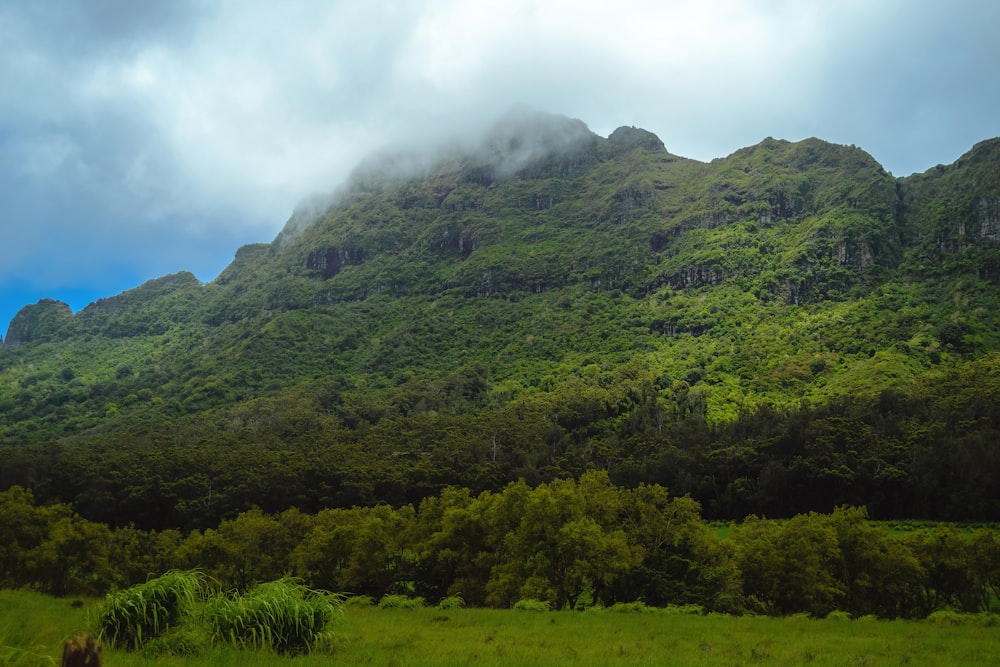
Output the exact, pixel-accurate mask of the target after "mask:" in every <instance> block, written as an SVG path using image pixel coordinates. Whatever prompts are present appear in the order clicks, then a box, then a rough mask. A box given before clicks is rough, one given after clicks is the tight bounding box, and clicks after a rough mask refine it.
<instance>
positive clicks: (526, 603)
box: [511, 598, 551, 612]
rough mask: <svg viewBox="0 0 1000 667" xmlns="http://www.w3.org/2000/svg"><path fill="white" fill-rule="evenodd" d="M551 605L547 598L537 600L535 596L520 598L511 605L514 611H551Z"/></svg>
mask: <svg viewBox="0 0 1000 667" xmlns="http://www.w3.org/2000/svg"><path fill="white" fill-rule="evenodd" d="M550 607H551V605H550V604H549V602H548V601H547V600H535V599H534V598H526V599H523V600H518V601H517V602H515V603H514V606H512V607H511V609H513V610H514V611H534V612H539V611H549V609H550Z"/></svg>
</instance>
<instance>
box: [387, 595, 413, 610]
mask: <svg viewBox="0 0 1000 667" xmlns="http://www.w3.org/2000/svg"><path fill="white" fill-rule="evenodd" d="M378 606H379V607H380V608H381V609H420V608H421V607H423V606H424V599H423V598H411V597H407V596H405V595H384V596H382V599H381V600H379V603H378Z"/></svg>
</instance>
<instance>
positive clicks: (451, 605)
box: [438, 595, 465, 609]
mask: <svg viewBox="0 0 1000 667" xmlns="http://www.w3.org/2000/svg"><path fill="white" fill-rule="evenodd" d="M464 606H465V600H463V599H462V596H461V595H449V596H448V597H446V598H444V599H442V600H441V601H440V602H438V609H460V608H461V607H464Z"/></svg>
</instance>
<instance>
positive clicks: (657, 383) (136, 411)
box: [0, 112, 1000, 530]
mask: <svg viewBox="0 0 1000 667" xmlns="http://www.w3.org/2000/svg"><path fill="white" fill-rule="evenodd" d="M998 281H1000V140H990V141H985V142H983V143H981V144H978V145H976V146H975V147H974V148H973V149H972V150H971V151H970V152H969V153H967V154H966V155H964V156H963V157H962V158H961V159H960V160H959V161H957V162H956V163H955V164H953V165H950V166H938V167H935V168H933V169H931V170H929V171H927V172H925V173H923V174H917V175H913V176H909V177H906V178H897V177H894V176H893V175H892V174H889V173H887V172H886V171H885V170H884V169H883V168H882V167H881V166H880V165H879V164H878V163H877V162H876V161H875V160H873V159H872V157H871V156H869V155H868V154H867V153H865V152H864V151H863V150H861V149H859V148H856V147H853V146H850V147H848V146H840V145H833V144H829V143H826V142H823V141H820V140H818V139H807V140H804V141H800V142H794V143H790V142H787V141H780V140H775V139H765V140H764V141H762V142H761V143H759V144H757V145H756V146H752V147H748V148H744V149H741V150H739V151H737V152H735V153H734V154H732V155H730V156H728V157H726V158H723V159H718V160H714V161H712V162H710V163H707V164H706V163H701V162H697V161H694V160H689V159H685V158H682V157H678V156H675V155H672V154H671V153H669V152H668V151H667V150H666V148H664V146H663V144H662V143H661V142H660V140H659V138H657V137H656V136H655V135H652V134H650V133H649V132H646V131H644V130H640V129H636V128H627V127H623V128H619V129H618V130H616V131H615V132H614V133H612V134H611V135H610V136H609V137H608V138H601V137H598V136H596V135H594V134H593V133H591V132H590V131H589V130H588V129H587V128H586V126H585V125H584V124H583V123H581V122H579V121H573V120H569V119H565V118H562V117H557V116H547V115H542V114H534V113H529V112H518V113H513V114H511V115H509V116H507V117H505V118H504V119H502V120H501V121H500V122H499V123H498V124H497V126H496V127H495V129H494V130H493V132H492V133H491V134H490V135H489V136H488V137H486V138H485V139H484V140H483V141H482V142H481V143H480V144H478V145H476V146H472V147H464V148H455V149H450V150H447V151H444V150H443V151H441V152H440V153H439V154H438V155H437V156H436V157H434V158H433V159H432V158H430V157H428V156H405V155H380V156H375V157H373V158H372V159H370V160H369V161H367V162H366V163H364V164H363V165H361V166H359V168H358V170H357V171H356V172H355V174H354V176H353V177H352V178H351V179H350V180H349V181H348V182H347V183H346V184H344V185H343V186H342V187H341V188H340V189H339V190H338V191H337V192H336V194H335V195H333V196H332V197H331V198H329V199H328V200H323V202H322V204H318V203H317V202H316V201H313V202H311V203H309V204H308V205H303V206H302V207H301V208H300V209H299V210H298V211H296V212H295V214H293V216H292V217H291V219H290V220H289V221H288V223H287V225H286V227H285V229H284V230H283V231H282V232H281V234H279V235H278V237H277V238H276V239H275V240H274V241H273V242H271V243H261V244H257V245H252V246H246V247H243V248H240V249H239V250H238V251H237V252H236V256H235V259H234V260H233V262H232V264H231V265H230V266H229V267H228V268H227V269H226V270H225V271H223V272H222V273H221V274H220V275H219V276H218V278H216V279H215V280H214V281H212V282H211V283H209V284H201V283H200V282H199V281H198V280H197V279H196V278H195V277H194V276H192V275H191V274H189V273H178V274H175V275H171V276H165V277H163V278H159V279H157V280H153V281H150V282H148V283H145V284H143V285H141V286H139V287H137V288H135V289H133V290H129V291H127V292H124V293H122V294H119V295H116V296H112V297H109V298H107V299H102V300H100V301H97V302H96V303H93V304H91V305H89V306H88V307H86V308H84V309H83V310H82V311H80V312H79V313H77V314H75V315H74V314H73V313H72V312H71V311H70V309H69V308H68V307H67V306H66V305H65V304H61V303H59V302H55V301H43V302H40V303H38V304H36V305H32V306H27V307H26V308H25V309H23V310H22V311H21V312H20V313H19V314H18V315H17V316H16V317H15V319H14V320H13V321H12V322H11V324H10V327H9V329H8V331H7V335H6V337H5V339H4V347H3V349H2V350H0V489H6V488H9V487H11V486H12V485H20V486H24V487H29V488H31V489H32V491H33V494H34V498H35V499H36V500H37V501H38V502H40V503H49V502H63V503H69V504H71V505H72V507H73V508H74V510H75V511H77V512H79V513H80V514H81V515H83V516H85V517H87V518H88V519H91V520H93V521H99V522H103V523H106V524H109V525H111V526H125V525H129V524H134V525H136V526H138V527H140V528H144V529H158V530H159V529H167V528H184V529H192V528H205V527H209V526H215V525H218V523H219V522H220V521H222V520H223V519H227V518H232V517H235V516H236V515H237V514H238V513H240V512H244V511H247V510H249V509H251V508H252V507H254V506H258V507H260V508H262V509H263V510H264V511H267V512H275V513H277V512H281V511H284V510H286V509H288V508H290V507H296V508H299V509H300V510H302V511H307V512H318V511H320V510H322V509H323V508H327V507H349V506H353V505H360V506H374V505H377V504H379V503H388V504H391V505H394V506H397V507H398V506H402V505H405V504H407V503H412V504H417V503H419V502H420V500H422V499H424V498H427V497H432V496H435V495H437V494H440V493H441V492H442V490H443V489H445V488H446V487H448V486H453V485H454V486H460V487H465V488H468V489H470V490H471V491H472V492H473V493H474V494H478V493H480V492H482V491H492V492H497V491H499V490H501V489H503V488H504V487H505V486H506V484H507V483H508V482H511V481H516V480H519V479H523V480H525V482H527V483H528V484H529V485H531V486H536V485H538V484H540V483H542V482H551V481H553V480H556V479H560V478H578V477H579V476H580V475H581V474H582V473H584V472H585V471H587V470H592V469H598V470H604V471H607V473H608V475H609V478H610V480H611V482H612V483H614V484H616V485H619V486H622V487H628V488H632V487H636V486H637V485H638V484H639V483H649V484H660V485H663V486H665V487H667V488H668V489H669V490H670V493H671V495H674V496H682V495H684V494H690V495H691V496H692V497H693V498H694V499H696V500H697V501H699V502H700V503H701V505H702V508H703V511H704V514H705V515H706V516H707V517H709V518H727V519H728V518H743V517H744V516H746V515H747V514H750V513H758V514H766V515H768V516H786V517H787V516H791V515H793V514H796V513H800V512H807V511H811V510H816V511H830V510H831V509H832V508H833V507H835V506H837V505H841V504H855V505H861V504H863V505H866V506H867V507H868V509H869V512H870V513H871V515H872V516H873V517H877V518H890V517H909V518H938V519H940V518H944V519H955V520H1000V445H998V443H1000V437H998V436H1000V433H998V431H1000V407H998V406H997V405H996V403H995V401H994V400H993V397H994V396H997V395H1000V321H998V317H1000V312H998V308H997V304H998V303H1000V298H998V297H1000V293H998Z"/></svg>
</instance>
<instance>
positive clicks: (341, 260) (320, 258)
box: [306, 246, 365, 280]
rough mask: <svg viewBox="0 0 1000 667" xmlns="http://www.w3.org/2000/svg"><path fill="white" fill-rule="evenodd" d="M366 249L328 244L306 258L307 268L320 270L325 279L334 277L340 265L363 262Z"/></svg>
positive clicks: (338, 271)
mask: <svg viewBox="0 0 1000 667" xmlns="http://www.w3.org/2000/svg"><path fill="white" fill-rule="evenodd" d="M364 261H365V251H364V250H363V249H361V248H338V247H336V246H328V247H325V248H317V249H316V250H313V251H312V252H311V253H309V256H308V257H307V258H306V268H307V269H312V270H313V271H319V272H320V275H322V276H323V279H324V280H326V279H327V278H332V277H334V276H335V275H337V274H338V273H340V267H342V266H348V265H351V264H363V263H364Z"/></svg>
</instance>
